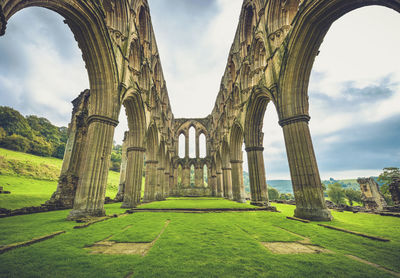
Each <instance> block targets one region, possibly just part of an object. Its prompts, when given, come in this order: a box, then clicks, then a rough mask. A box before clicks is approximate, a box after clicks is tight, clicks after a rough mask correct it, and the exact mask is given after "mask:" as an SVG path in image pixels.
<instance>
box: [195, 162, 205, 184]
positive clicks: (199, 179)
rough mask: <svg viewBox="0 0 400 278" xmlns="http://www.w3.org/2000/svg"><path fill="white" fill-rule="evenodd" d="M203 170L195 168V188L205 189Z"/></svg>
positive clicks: (198, 167)
mask: <svg viewBox="0 0 400 278" xmlns="http://www.w3.org/2000/svg"><path fill="white" fill-rule="evenodd" d="M202 170H203V169H202V168H201V167H200V166H198V165H196V166H195V168H194V186H195V187H204V183H202V181H203V171H202Z"/></svg>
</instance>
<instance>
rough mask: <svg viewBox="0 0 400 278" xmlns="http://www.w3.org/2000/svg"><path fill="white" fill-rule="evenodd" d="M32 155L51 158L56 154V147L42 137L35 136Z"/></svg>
mask: <svg viewBox="0 0 400 278" xmlns="http://www.w3.org/2000/svg"><path fill="white" fill-rule="evenodd" d="M29 152H30V153H31V154H35V155H40V156H51V155H52V154H53V152H54V147H53V145H52V144H51V143H49V142H47V141H46V139H45V138H44V137H42V136H34V137H33V140H32V141H31V148H30V150H29Z"/></svg>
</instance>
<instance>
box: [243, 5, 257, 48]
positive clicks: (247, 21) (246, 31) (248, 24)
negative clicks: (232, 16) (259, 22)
mask: <svg viewBox="0 0 400 278" xmlns="http://www.w3.org/2000/svg"><path fill="white" fill-rule="evenodd" d="M244 13H245V15H244V22H243V29H242V32H243V36H242V42H243V47H244V54H245V55H247V53H248V52H249V48H250V44H251V39H252V35H253V25H254V23H253V21H254V11H253V7H252V6H248V7H247V8H246V10H245V12H244Z"/></svg>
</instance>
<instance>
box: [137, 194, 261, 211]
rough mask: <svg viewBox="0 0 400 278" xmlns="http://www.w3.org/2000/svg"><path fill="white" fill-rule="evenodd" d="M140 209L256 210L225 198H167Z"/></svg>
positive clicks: (247, 204) (246, 204)
mask: <svg viewBox="0 0 400 278" xmlns="http://www.w3.org/2000/svg"><path fill="white" fill-rule="evenodd" d="M138 208H141V209H142V208H146V209H150V208H151V209H168V208H188V209H201V208H210V209H213V208H235V209H241V208H256V206H252V205H250V204H249V203H245V204H241V203H236V202H232V201H229V200H226V199H224V198H212V197H207V198H185V197H183V198H167V200H165V201H162V202H152V203H147V204H142V205H139V206H138Z"/></svg>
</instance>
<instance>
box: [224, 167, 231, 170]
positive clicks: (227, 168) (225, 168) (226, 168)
mask: <svg viewBox="0 0 400 278" xmlns="http://www.w3.org/2000/svg"><path fill="white" fill-rule="evenodd" d="M222 170H232V168H229V167H224V168H222Z"/></svg>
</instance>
